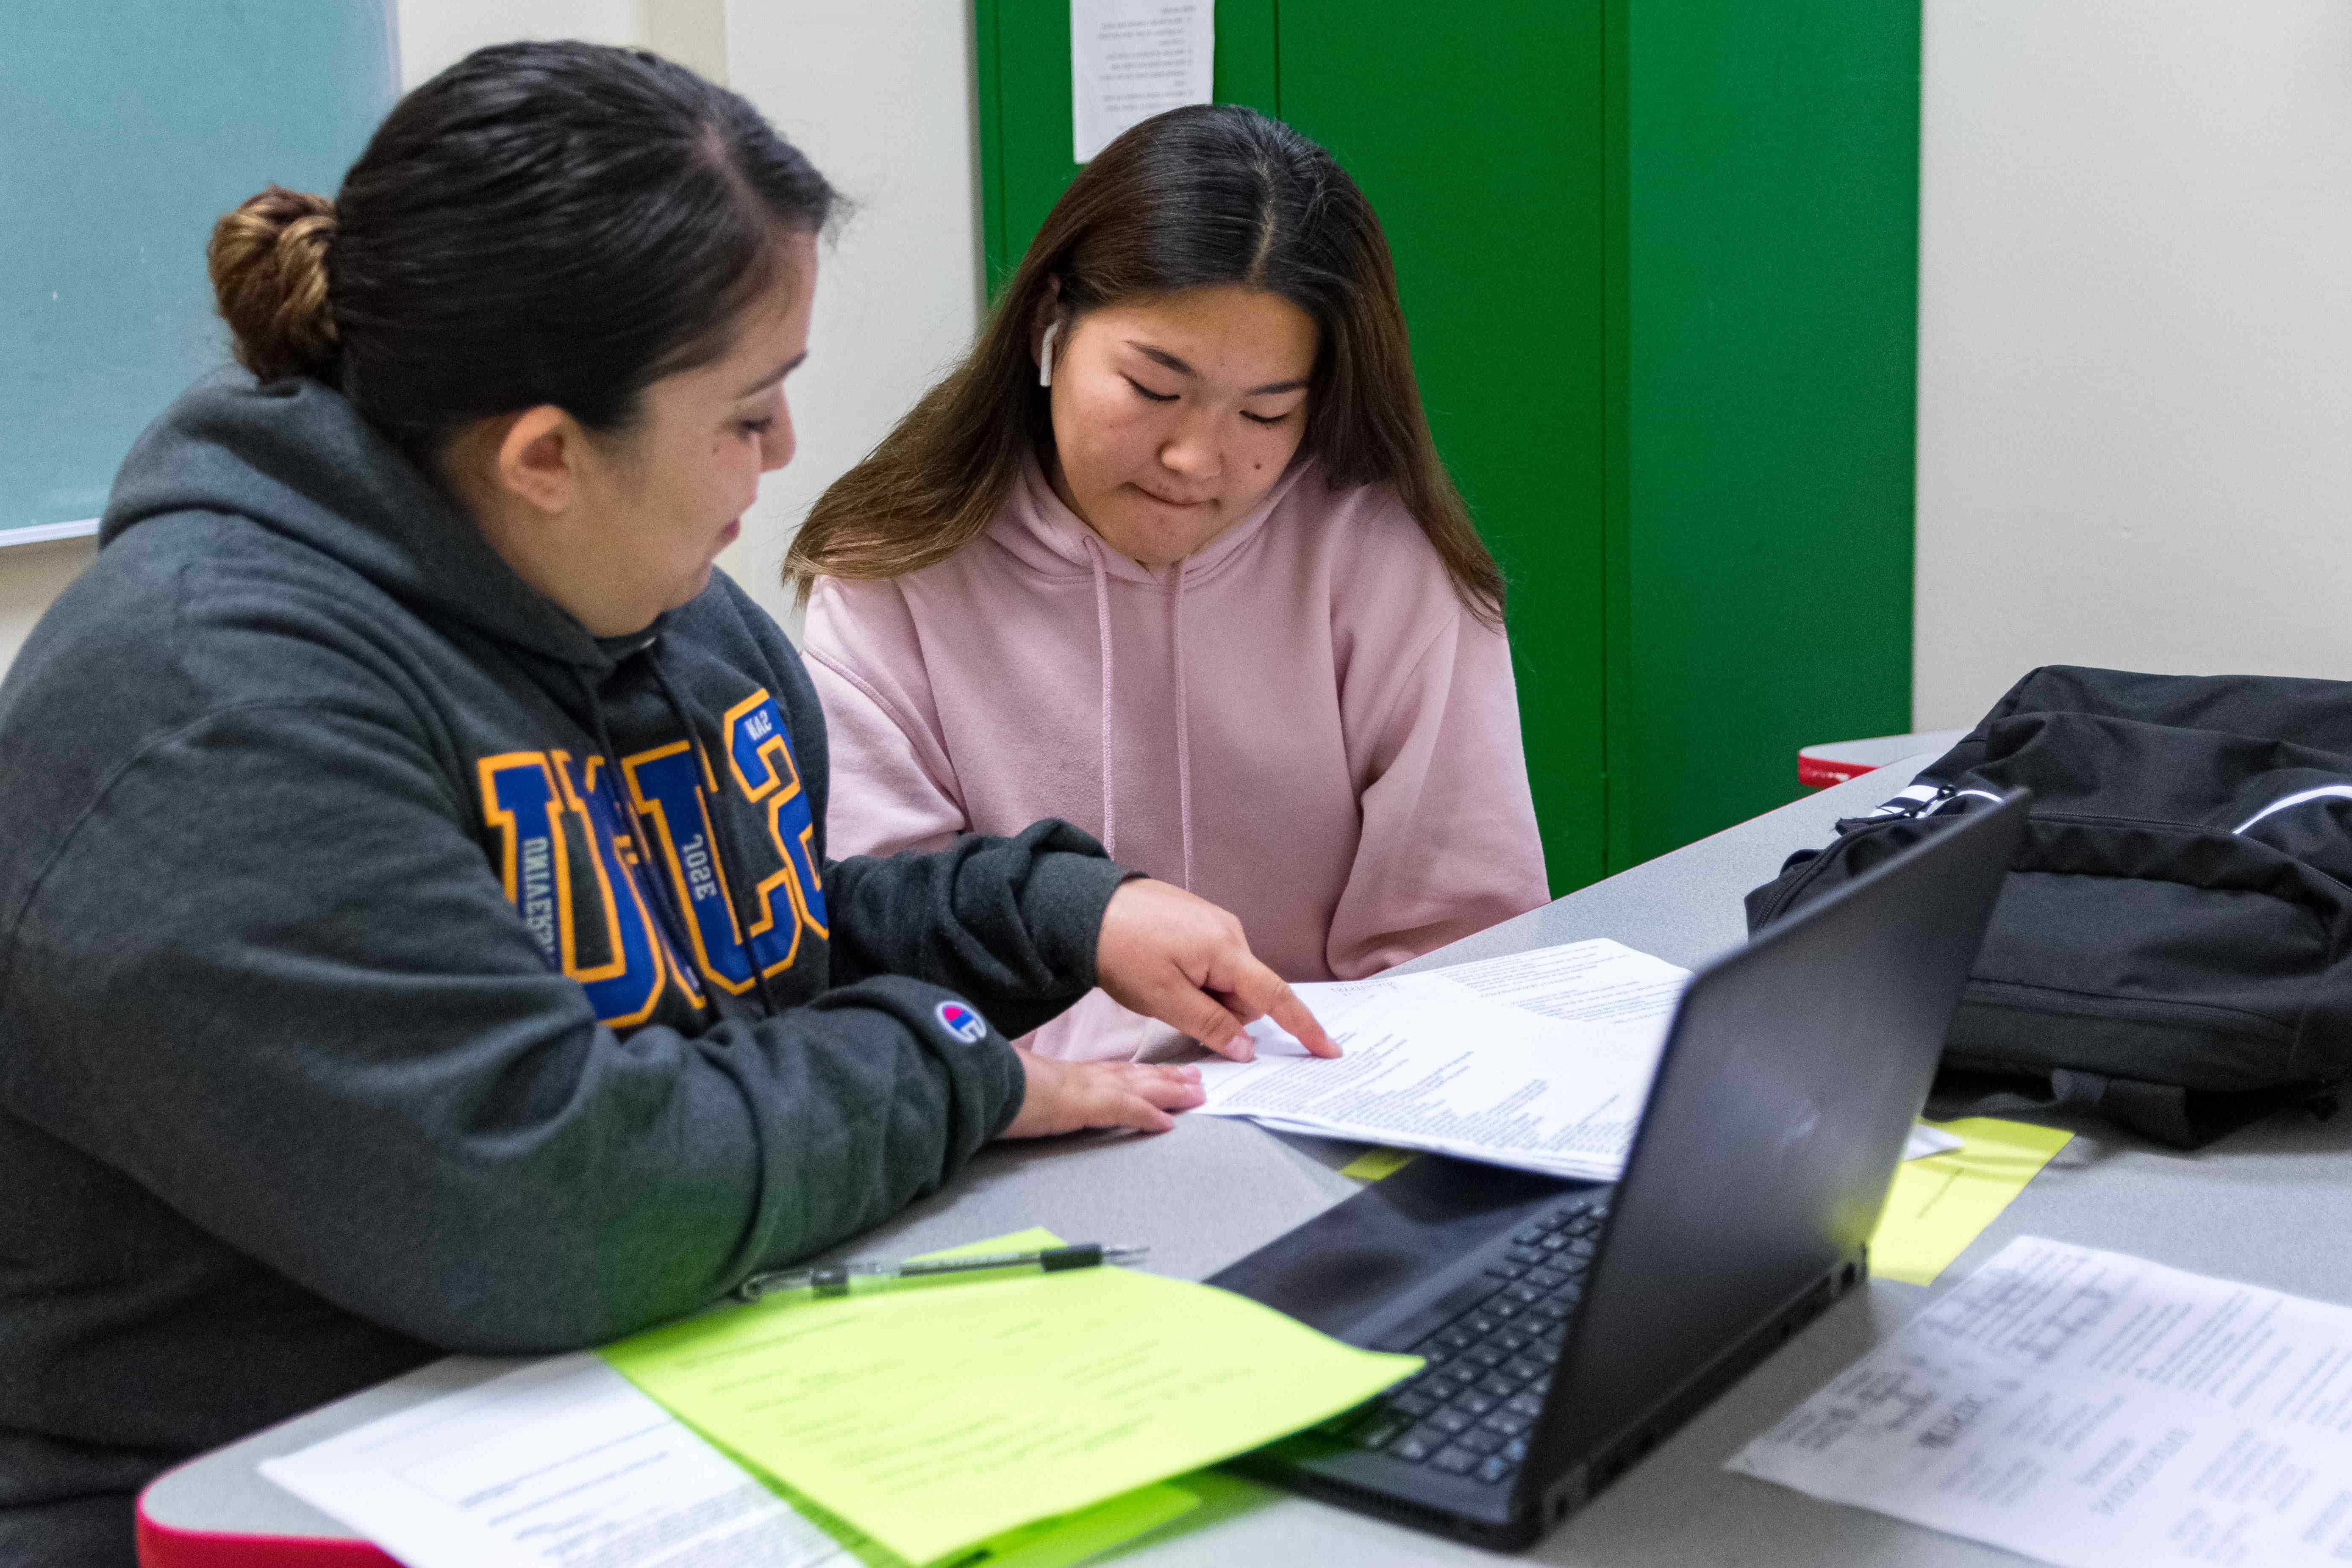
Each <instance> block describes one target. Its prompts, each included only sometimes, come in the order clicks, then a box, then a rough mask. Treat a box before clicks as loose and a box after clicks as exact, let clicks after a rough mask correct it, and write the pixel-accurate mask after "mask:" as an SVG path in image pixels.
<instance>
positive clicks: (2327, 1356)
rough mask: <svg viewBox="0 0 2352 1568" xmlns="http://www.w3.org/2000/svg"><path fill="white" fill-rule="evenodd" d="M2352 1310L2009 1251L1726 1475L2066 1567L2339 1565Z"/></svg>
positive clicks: (2345, 1555) (2063, 1254) (2348, 1533)
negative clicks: (1739, 1474) (1760, 1481)
mask: <svg viewBox="0 0 2352 1568" xmlns="http://www.w3.org/2000/svg"><path fill="white" fill-rule="evenodd" d="M2347 1411H2352V1310H2347V1309H2346V1308H2344V1307H2339V1306H2334V1305H2331V1304H2329V1303H2326V1302H2322V1301H2313V1300H2305V1299H2304V1298H2301V1297H2295V1296H2289V1295H2285V1294H2284V1293H2283V1292H2280V1291H2276V1290H2265V1289H2259V1288H2257V1287H2255V1286H2252V1285H2239V1284H2233V1283H2231V1282H2230V1281H2228V1280H2224V1279H2209V1278H2207V1277H2205V1276H2203V1275H2198V1274H2185V1273H2182V1272H2181V1271H2180V1270H2179V1269H2175V1268H2164V1267H2163V1266H2161V1265H2159V1264H2155V1263H2149V1262H2147V1261H2145V1260H2143V1259H2140V1258H2129V1257H2126V1256H2124V1255H2123V1254H2121V1253H2115V1252H2100V1251H2095V1250H2094V1249H2092V1248H2090V1247H2069V1246H2066V1245H2063V1244H2062V1243H2059V1242H2054V1241H2044V1240H2042V1239H2041V1238H2040V1237H2019V1238H2018V1239H2017V1240H2015V1241H2012V1242H2011V1243H2010V1244H2009V1246H2008V1247H2005V1248H2003V1249H2002V1251H2001V1253H2000V1256H1999V1257H1997V1258H1994V1259H1993V1260H1992V1261H1991V1262H1990V1263H1989V1264H1987V1265H1986V1266H1985V1267H1984V1268H1981V1269H1979V1270H1978V1271H1977V1272H1976V1273H1975V1274H1973V1275H1971V1276H1969V1279H1966V1280H1964V1281H1962V1282H1961V1283H1960V1284H1959V1285H1958V1286H1957V1287H1956V1288H1955V1289H1953V1290H1952V1291H1951V1293H1950V1294H1949V1295H1948V1296H1946V1297H1945V1298H1944V1299H1943V1300H1941V1301H1939V1302H1937V1304H1936V1305H1935V1306H1934V1307H1933V1308H1931V1309H1929V1310H1927V1312H1925V1313H1922V1314H1921V1315H1920V1316H1919V1317H1917V1318H1916V1319H1914V1320H1913V1321H1911V1322H1909V1323H1907V1324H1906V1325H1905V1326H1904V1327H1903V1329H1902V1330H1901V1331H1899V1332H1898V1333H1896V1334H1895V1337H1894V1338H1892V1339H1891V1340H1889V1341H1887V1342H1885V1344H1882V1345H1880V1346H1879V1347H1878V1348H1877V1349H1876V1350H1874V1351H1872V1352H1870V1353H1869V1354H1868V1355H1866V1356H1864V1357H1863V1359H1862V1360H1860V1361H1858V1362H1856V1363H1854V1364H1853V1366H1851V1367H1849V1368H1847V1369H1846V1370H1845V1372H1843V1373H1841V1374H1839V1376H1837V1377H1836V1378H1834V1379H1832V1381H1831V1383H1830V1384H1829V1385H1828V1386H1827V1387H1825V1388H1823V1389H1822V1391H1821V1392H1820V1393H1818V1394H1814V1395H1813V1396H1812V1398H1811V1399H1809V1400H1807V1401H1806V1402H1805V1403H1804V1404H1803V1405H1801V1406H1799V1407H1798V1409H1797V1410H1796V1412H1795V1413H1794V1414H1793V1415H1790V1416H1789V1417H1788V1418H1787V1419H1786V1420H1784V1421H1782V1422H1781V1423H1780V1425H1778V1426H1774V1427H1773V1428H1772V1429H1771V1430H1770V1431H1769V1432H1767V1433H1765V1434H1764V1435H1763V1436H1760V1437H1759V1438H1757V1439H1756V1440H1755V1441H1754V1442H1753V1443H1750V1444H1749V1445H1748V1447H1747V1448H1745V1449H1744V1450H1742V1451H1741V1452H1740V1454H1739V1455H1738V1457H1737V1458H1734V1459H1733V1460H1732V1461H1731V1462H1730V1464H1729V1466H1728V1467H1727V1468H1730V1469H1733V1470H1737V1471H1741V1472H1744V1473H1746V1474H1748V1475H1751V1476H1758V1477H1760V1478H1762V1479H1765V1480H1769V1481H1777V1482H1779V1483H1780V1484H1781V1485H1782V1486H1786V1487H1792V1488H1794V1489H1797V1490H1799V1491H1801V1492H1807V1493H1810V1494H1811V1495H1812V1496H1814V1497H1817V1498H1822V1499H1825V1500H1829V1501H1832V1502H1843V1503H1853V1504H1855V1505H1858V1506H1860V1507H1863V1508H1868V1509H1874V1510H1877V1511H1878V1512H1881V1513H1885V1514H1892V1515H1893V1516H1894V1517H1895V1518H1897V1519H1904V1520H1909V1521H1913V1522H1915V1523H1918V1524H1924V1525H1927V1526H1928V1527H1930V1528H1931V1529H1935V1530H1941V1531H1949V1532H1950V1533H1952V1534H1955V1535H1964V1536H1969V1537H1971V1538H1973V1539H1975V1540H1978V1541H1985V1542H1991V1543H1992V1544H1994V1545H1996V1546H2002V1547H2006V1548H2008V1549H2009V1550H2010V1551H2011V1552H2021V1553H2023V1554H2024V1555H2026V1556H2028V1557H2038V1558H2040V1559H2042V1561H2044V1562H2048V1563H2063V1564H2065V1565H2066V1568H2111V1565H2112V1568H2139V1565H2141V1564H2146V1563H2313V1564H2315V1565H2316V1564H2319V1563H2343V1562H2344V1561H2346V1560H2347V1559H2352V1436H2347Z"/></svg>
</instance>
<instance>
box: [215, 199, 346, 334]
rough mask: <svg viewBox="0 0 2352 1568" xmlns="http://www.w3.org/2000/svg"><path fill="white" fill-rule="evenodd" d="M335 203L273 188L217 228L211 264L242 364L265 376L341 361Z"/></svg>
mask: <svg viewBox="0 0 2352 1568" xmlns="http://www.w3.org/2000/svg"><path fill="white" fill-rule="evenodd" d="M334 237H335V204H334V203H332V202H331V201H329V200H327V198H326V197H324V196H314V195H307V194H305V193H304V192H301V191H289V190H287V189H285V188H284V187H283V186H280V185H271V186H270V187H269V188H268V189H267V190H265V191H263V192H262V193H261V194H260V195H257V196H249V197H247V199H246V200H245V201H243V202H242V203H240V204H238V205H237V207H236V211H234V212H230V213H227V214H225V215H223V216H222V217H221V220H220V221H219V222H218V223H216V224H215V225H213V237H212V243H211V244H210V245H208V246H206V247H205V267H206V269H207V270H209V271H210V272H211V274H212V279H213V298H214V300H215V302H216V303H217V305H218V307H219V310H220V313H221V319H222V320H224V321H226V322H228V330H229V335H230V338H231V340H232V342H233V344H234V346H235V349H236V363H239V364H241V365H243V366H245V368H246V369H247V370H249V371H251V372H252V373H253V374H255V375H256V376H257V377H259V378H260V379H261V380H263V381H277V380H278V379H280V378H281V377H284V376H289V375H317V374H320V372H322V371H324V370H326V369H327V368H328V367H329V366H331V365H332V364H333V363H334V362H335V354H336V337H335V317H334V311H333V310H331V308H330V307H329V304H328V301H327V247H329V246H330V245H331V244H332V243H333V242H334Z"/></svg>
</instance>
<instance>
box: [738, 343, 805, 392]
mask: <svg viewBox="0 0 2352 1568" xmlns="http://www.w3.org/2000/svg"><path fill="white" fill-rule="evenodd" d="M807 358H808V350H806V349H803V350H802V351H801V352H800V353H796V354H794V355H793V357H792V358H790V359H788V360H786V361H785V362H784V363H782V364H780V365H778V366H777V367H776V368H775V369H773V370H772V371H770V372H769V373H768V374H765V375H763V376H761V378H760V379H759V380H757V381H755V382H753V383H752V384H751V385H749V386H747V387H745V388H744V389H743V390H742V391H740V392H739V393H737V394H736V396H738V397H749V396H751V395H752V394H753V393H755V392H764V391H765V390H767V389H768V388H769V387H771V386H773V385H775V384H776V383H778V382H780V381H782V380H783V379H784V377H786V376H788V375H790V374H793V372H794V371H796V370H798V369H800V367H801V362H802V361H803V360H805V359H807Z"/></svg>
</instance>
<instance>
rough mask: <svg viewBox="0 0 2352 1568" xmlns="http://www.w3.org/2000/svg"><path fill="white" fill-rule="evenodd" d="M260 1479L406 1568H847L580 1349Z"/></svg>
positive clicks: (286, 1461) (358, 1434)
mask: <svg viewBox="0 0 2352 1568" xmlns="http://www.w3.org/2000/svg"><path fill="white" fill-rule="evenodd" d="M261 1473H262V1474H263V1475H265V1476H267V1477H268V1478H269V1479H271V1480H273V1481H275V1482H277V1483H278V1485H279V1486H281V1487H284V1488H285V1489H287V1490H288V1491H290V1492H292V1493H293V1494H294V1495H295V1496H297V1497H299V1498H300V1499H302V1500H304V1501H305V1502H308V1503H310V1505H311V1506H312V1507H314V1508H317V1509H319V1510H321V1511H323V1512H325V1513H328V1514H331V1515H332V1516H333V1517H335V1518H336V1519H339V1520H341V1521H343V1523H345V1524H347V1525H349V1526H350V1527H351V1528H352V1529H353V1530H356V1531H359V1532H360V1533H361V1534H362V1535H364V1536H366V1537H367V1538H368V1539H369V1540H370V1541H373V1542H375V1543H376V1544H377V1545H379V1546H381V1547H383V1549H384V1550H385V1551H386V1552H390V1553H391V1554H392V1555H394V1556H395V1557H397V1558H399V1559H400V1560H401V1561H402V1562H403V1563H409V1564H411V1565H412V1568H703V1565H706V1564H711V1563H725V1564H727V1565H728V1568H858V1560H857V1559H856V1557H855V1556H853V1555H851V1554H850V1553H849V1552H847V1551H846V1550H845V1549H844V1548H843V1547H842V1546H841V1545H839V1544H838V1543H837V1542H835V1540H834V1539H833V1537H831V1536H830V1535H828V1534H826V1533H825V1532H824V1531H822V1530H820V1529H818V1528H817V1527H816V1526H815V1525H814V1524H812V1523H811V1522H809V1521H807V1520H806V1519H804V1518H803V1517H802V1516H801V1515H800V1514H799V1513H798V1512H797V1511H795V1510H793V1508H792V1507H791V1506H790V1505H789V1504H787V1503H786V1502H784V1501H783V1500H782V1499H780V1498H778V1497H776V1496H775V1495H774V1494H773V1493H772V1492H770V1491H769V1490H768V1489H766V1488H765V1487H763V1486H761V1484H760V1483H759V1482H758V1481H756V1480H754V1479H752V1478H751V1476H749V1475H747V1474H745V1473H744V1471H743V1468H742V1467H740V1465H737V1464H735V1463H734V1462H733V1461H731V1460H730V1459H729V1458H727V1457H726V1456H725V1455H723V1454H721V1453H720V1452H719V1450H718V1449H716V1448H714V1447H711V1446H710V1445H709V1443H707V1442H705V1441H703V1440H702V1439H701V1438H700V1437H698V1436H695V1434H694V1433H692V1432H691V1431H689V1430H688V1429H687V1427H686V1426H685V1425H684V1424H683V1423H681V1422H680V1421H679V1420H678V1419H677V1417H676V1416H674V1415H671V1414H670V1413H669V1412H668V1411H667V1410H664V1409H663V1408H662V1407H661V1406H660V1405H656V1404H655V1403H654V1402H653V1400H652V1399H650V1398H648V1397H647V1396H646V1395H645V1394H641V1393H639V1392H638V1391H637V1389H636V1387H635V1385H634V1384H631V1383H630V1382H629V1380H628V1379H626V1378H625V1377H623V1376H622V1375H621V1374H620V1373H617V1372H614V1370H613V1369H612V1368H611V1367H609V1366H607V1365H605V1364H604V1363H603V1362H602V1361H600V1360H598V1359H597V1358H596V1357H595V1356H593V1355H591V1354H587V1353H584V1352H583V1353H580V1354H574V1355H562V1356H555V1357H552V1358H551V1359H549V1360H547V1361H543V1362H538V1363H533V1364H531V1365H530V1366H526V1367H523V1368H521V1369H520V1370H519V1371H516V1372H510V1373H505V1374H504V1375H502V1376H499V1377H496V1378H493V1379H491V1380H490V1381H489V1382H488V1383H485V1384H479V1385H478V1386H476V1387H473V1388H468V1389H464V1390H460V1391H457V1392H454V1393H450V1394H444V1395H442V1396H441V1397H440V1398H438V1399H435V1400H431V1401H428V1402H426V1403H425V1404H423V1405H417V1406H415V1408H413V1409H409V1410H404V1411H402V1412H401V1413H400V1414H398V1415H389V1416H386V1417H384V1418H383V1419H382V1420H380V1421H373V1422H371V1423H369V1424H368V1425H367V1426H362V1427H359V1428H357V1429H355V1430H353V1431H350V1432H346V1433H344V1434H342V1435H341V1436H337V1437H332V1438H330V1439H328V1440H327V1441H326V1442H323V1443H320V1444H316V1445H314V1446H313V1447H308V1448H304V1449H302V1450H300V1451H299V1452H298V1453H293V1454H289V1455H286V1456H285V1457H283V1458H276V1459H265V1460H263V1461H262V1462H261Z"/></svg>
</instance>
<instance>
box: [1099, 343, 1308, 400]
mask: <svg viewBox="0 0 2352 1568" xmlns="http://www.w3.org/2000/svg"><path fill="white" fill-rule="evenodd" d="M1127 346H1128V347H1129V348H1131V349H1133V350H1134V351H1135V352H1136V353H1139V354H1141V355H1142V356H1143V357H1144V358H1146V359H1148V360H1150V361H1151V362H1152V363H1154V364H1160V365H1165V366H1166V367H1167V368H1168V369H1170V370H1172V371H1174V372H1175V373H1176V374H1178V375H1189V376H1192V377H1194V378H1196V379H1197V378H1198V377H1199V375H1200V374H1201V373H1200V372H1199V371H1197V370H1194V369H1193V368H1192V366H1191V365H1189V364H1186V363H1184V362H1183V361H1182V360H1181V359H1178V358H1177V357H1176V356H1175V355H1174V354H1171V353H1169V352H1168V351H1167V350H1166V349H1155V348H1153V347H1152V346H1151V345H1150V343H1146V342H1137V341H1136V340H1135V339H1133V338H1129V339H1128V340H1127ZM1306 384H1307V378H1306V377H1305V376H1301V377H1299V378H1298V379H1297V381H1269V382H1267V383H1266V384H1265V385H1264V386H1253V387H1251V388H1250V389H1249V390H1248V391H1247V392H1244V393H1243V394H1242V395H1243V396H1244V397H1271V396H1273V395H1275V394H1276V393H1277V392H1297V390H1298V389H1299V388H1300V387H1302V386H1305V385H1306Z"/></svg>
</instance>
